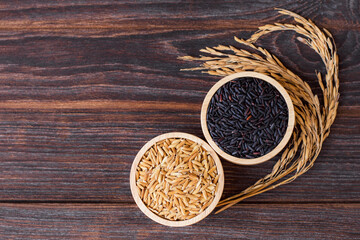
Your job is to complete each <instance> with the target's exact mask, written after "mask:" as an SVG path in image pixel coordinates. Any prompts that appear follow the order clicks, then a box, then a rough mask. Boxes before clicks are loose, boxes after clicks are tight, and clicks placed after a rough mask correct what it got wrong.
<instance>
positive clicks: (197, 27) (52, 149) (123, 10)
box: [0, 0, 360, 239]
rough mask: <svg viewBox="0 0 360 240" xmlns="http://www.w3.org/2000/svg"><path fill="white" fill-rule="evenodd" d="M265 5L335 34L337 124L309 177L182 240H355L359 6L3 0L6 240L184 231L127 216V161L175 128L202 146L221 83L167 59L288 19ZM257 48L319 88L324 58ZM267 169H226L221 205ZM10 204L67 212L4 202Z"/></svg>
mask: <svg viewBox="0 0 360 240" xmlns="http://www.w3.org/2000/svg"><path fill="white" fill-rule="evenodd" d="M274 7H282V8H286V9H289V10H292V11H295V12H297V13H299V14H301V15H303V16H305V17H307V18H311V19H312V20H314V21H315V23H316V24H318V25H319V26H320V27H326V28H327V29H329V30H330V31H331V33H332V34H333V35H334V38H335V41H336V45H337V47H338V52H339V57H340V81H341V85H340V93H341V98H340V106H339V111H338V117H337V119H336V121H335V123H334V125H333V127H332V129H331V134H330V137H329V138H328V139H327V140H326V141H325V144H324V147H323V150H322V152H321V154H320V156H319V158H318V160H317V161H316V162H315V166H314V167H313V169H311V170H310V171H309V172H308V173H306V174H305V175H304V176H301V177H300V178H298V179H297V180H296V181H295V182H293V183H291V184H289V185H286V186H283V187H281V188H278V189H275V190H272V191H270V192H267V193H264V194H261V195H260V196H257V197H254V198H250V199H248V200H246V202H244V204H241V205H239V206H237V207H235V208H233V210H229V211H226V212H224V213H222V214H220V215H216V216H215V215H211V217H210V218H209V220H207V219H206V222H205V221H203V222H202V223H199V225H195V227H194V228H192V227H191V228H189V229H186V230H185V233H184V234H185V236H188V237H193V236H194V235H193V233H195V232H196V231H199V237H200V239H201V238H208V237H210V235H211V234H215V236H217V237H218V238H225V237H229V238H236V237H238V238H261V237H262V236H269V238H279V236H285V237H288V238H306V237H307V238H329V236H331V234H333V235H334V236H335V237H338V238H339V239H345V238H351V237H355V236H356V235H354V233H358V232H356V229H359V222H358V217H357V216H358V215H359V205H358V204H359V203H360V200H359V199H360V183H359V181H358V179H359V178H360V172H359V171H358V169H359V168H360V79H359V78H360V77H359V76H360V58H359V57H358V56H359V55H360V24H359V22H360V14H359V12H360V8H359V7H360V5H359V3H358V1H351V0H349V1H345V0H343V1H335V0H327V1H320V0H316V1H303V0H296V1H290V0H279V1H270V0H269V1H250V0H246V1H227V2H218V1H216V2H213V1H208V2H206V1H201V2H200V1H196V2H195V1H191V2H189V3H185V2H179V1H175V0H168V1H161V2H160V1H156V2H155V1H136V2H133V1H121V2H119V1H112V0H104V1H98V0H92V1H85V0H64V1H38V0H36V1H16V3H14V2H13V1H0V202H2V203H3V204H2V205H0V219H1V220H3V221H0V231H2V232H1V234H3V235H4V234H7V235H5V236H7V237H5V238H15V239H16V238H17V239H21V238H27V237H28V236H29V235H30V234H29V233H30V232H31V230H33V234H32V235H30V236H31V237H33V238H46V239H51V238H54V239H55V238H56V237H61V236H62V235H63V236H64V238H71V237H72V238H81V237H82V238H91V237H92V238H93V239H94V238H96V237H98V238H102V237H106V236H113V237H121V236H122V234H124V236H130V237H137V238H150V237H151V236H158V237H164V236H169V235H168V234H166V232H169V233H170V234H173V236H174V237H177V238H179V237H181V236H183V235H181V230H174V229H168V228H163V227H162V226H160V225H156V224H155V223H153V222H151V221H150V220H148V219H146V218H144V217H143V216H142V215H141V212H140V211H139V210H138V209H137V208H136V207H135V205H134V204H133V200H132V197H131V193H130V187H129V180H128V179H129V172H130V167H131V163H132V161H133V159H134V157H135V155H136V153H137V151H138V150H139V149H140V148H141V147H142V146H143V145H144V144H145V143H146V142H147V141H148V140H150V139H151V138H153V137H155V136H156V135H159V134H162V133H166V132H172V131H181V132H188V133H191V134H194V135H197V136H199V137H203V136H202V133H201V127H200V109H201V104H202V101H203V98H204V97H205V95H206V92H207V91H208V90H209V89H210V88H211V86H212V85H213V84H214V83H215V82H216V81H218V80H219V78H217V77H211V76H208V75H206V74H202V73H200V72H180V71H179V70H180V69H181V68H187V67H194V66H196V64H195V63H189V62H183V61H181V60H178V59H177V57H178V56H182V55H198V54H199V52H198V50H199V49H200V48H203V47H205V46H214V45H217V44H219V43H222V44H235V42H234V40H233V36H238V37H244V38H246V37H248V36H250V34H251V33H252V32H254V31H255V30H256V28H257V27H258V26H260V25H262V24H265V23H271V22H274V21H281V22H283V21H285V20H286V21H290V19H288V18H284V17H279V16H278V15H277V14H276V12H275V11H274V10H273V8H274ZM259 44H260V45H261V46H263V47H266V48H267V49H269V50H270V51H271V52H272V53H274V54H275V55H277V56H278V57H279V58H280V59H281V60H282V61H283V62H284V63H285V65H286V66H287V67H289V68H290V69H291V70H293V71H294V72H295V73H297V74H298V75H299V76H300V77H302V78H304V79H306V80H307V81H308V82H309V84H310V86H312V87H313V89H314V91H315V92H317V93H319V92H320V88H319V87H318V86H317V84H316V81H315V80H316V78H315V74H314V70H315V69H320V70H324V69H323V66H322V64H321V60H320V59H319V58H318V57H317V56H316V54H315V53H313V52H312V51H311V50H310V49H309V48H307V47H306V46H304V45H302V44H301V43H299V42H298V41H297V40H296V35H293V34H291V33H276V34H272V35H271V36H268V37H266V38H264V39H263V40H261V41H259ZM235 45H236V44H235ZM273 163H274V161H273V160H272V161H269V162H266V163H264V164H261V165H258V166H251V167H245V166H236V165H234V164H231V163H228V162H223V167H224V171H225V176H226V177H225V178H226V179H225V189H224V195H223V196H224V197H228V196H230V195H233V194H234V193H238V192H239V191H241V190H242V189H244V188H246V187H247V186H249V185H251V184H252V183H254V182H255V181H256V180H257V179H258V178H260V177H262V176H264V175H266V174H267V173H269V172H270V171H271V168H272V165H273ZM14 202H18V203H19V202H21V203H36V202H43V203H50V202H58V203H66V204H65V205H60V204H59V205H56V204H50V205H49V204H40V203H39V204H29V205H28V204H5V203H14ZM75 202H77V203H84V204H75ZM85 203H93V204H85ZM109 203H114V204H113V205H111V204H110V205H108V204H109ZM118 203H119V204H118ZM250 203H251V204H250ZM319 203H332V204H324V205H323V204H319ZM354 219H355V220H354ZM356 219H357V220H356ZM38 220H39V221H38ZM284 223H285V224H284ZM139 224H140V225H139ZM279 226H281V228H280V227H279ZM144 229H146V231H145V230H144ZM211 229H215V230H211ZM308 229H310V230H309V231H308ZM142 232H144V233H142ZM164 232H165V233H164ZM171 236H172V235H171Z"/></svg>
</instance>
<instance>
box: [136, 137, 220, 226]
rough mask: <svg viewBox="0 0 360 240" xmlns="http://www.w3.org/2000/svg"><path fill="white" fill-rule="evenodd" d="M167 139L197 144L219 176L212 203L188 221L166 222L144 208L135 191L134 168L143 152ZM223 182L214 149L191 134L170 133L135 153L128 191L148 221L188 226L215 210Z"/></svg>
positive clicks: (152, 140) (151, 141) (154, 139)
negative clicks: (207, 155) (207, 153)
mask: <svg viewBox="0 0 360 240" xmlns="http://www.w3.org/2000/svg"><path fill="white" fill-rule="evenodd" d="M167 138H185V139H189V140H191V141H194V142H196V143H199V144H200V145H201V146H202V147H203V148H204V149H205V150H206V151H208V152H209V153H210V155H211V156H212V157H213V159H214V161H215V165H216V167H217V170H218V174H219V175H220V176H219V180H218V183H217V184H218V189H217V191H216V192H215V197H214V199H213V201H212V203H211V204H210V205H209V206H208V207H207V208H206V209H205V210H204V211H203V212H202V213H200V214H199V215H197V216H196V217H193V218H191V219H188V220H183V221H172V220H167V219H165V218H162V217H160V216H158V215H156V214H155V213H153V212H152V211H151V210H150V209H149V208H148V207H146V205H145V204H144V202H143V201H142V200H141V198H140V196H139V194H138V191H137V187H136V175H135V173H136V167H137V166H138V164H139V162H140V160H141V159H142V157H143V155H144V154H145V152H146V151H147V150H148V149H149V148H150V147H151V146H153V145H154V144H155V143H156V142H159V141H161V140H164V139H167ZM224 182H225V179H224V170H223V167H222V164H221V161H220V158H219V156H218V155H217V154H216V152H215V151H214V149H212V148H211V147H210V145H209V144H208V143H207V142H205V141H204V140H202V139H201V138H199V137H197V136H194V135H192V134H188V133H182V132H170V133H165V134H161V135H159V136H157V137H155V138H153V139H151V140H150V141H148V142H147V143H146V144H145V145H144V146H143V147H142V148H141V149H140V151H139V152H138V153H137V155H136V157H135V159H134V161H133V163H132V166H131V170H130V189H131V194H132V196H133V198H134V200H135V202H136V204H137V206H138V207H139V208H140V210H141V211H142V212H143V213H144V214H145V215H146V216H147V217H149V218H150V219H152V220H154V221H155V222H158V223H160V224H163V225H166V226H171V227H183V226H188V225H191V224H194V223H197V222H199V221H201V220H202V219H204V218H205V217H206V216H208V215H209V214H210V213H211V212H212V211H213V210H214V209H215V207H216V205H217V204H218V202H219V201H220V198H221V196H222V193H223V190H224Z"/></svg>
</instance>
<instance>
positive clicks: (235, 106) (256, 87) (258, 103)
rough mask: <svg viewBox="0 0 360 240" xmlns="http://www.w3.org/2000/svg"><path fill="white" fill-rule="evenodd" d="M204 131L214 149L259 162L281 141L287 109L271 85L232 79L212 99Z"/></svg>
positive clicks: (251, 78) (280, 96)
mask: <svg viewBox="0 0 360 240" xmlns="http://www.w3.org/2000/svg"><path fill="white" fill-rule="evenodd" d="M206 120H207V127H208V130H209V133H210V135H211V137H212V139H213V140H214V142H215V143H216V145H217V146H218V147H219V148H220V149H221V150H223V151H224V152H226V153H227V154H230V155H232V156H234V157H238V158H249V159H251V158H258V157H261V156H264V155H266V154H267V153H269V152H271V151H272V150H273V149H274V148H275V147H276V146H277V145H278V144H279V143H280V141H281V140H282V139H283V137H284V135H285V132H286V129H287V124H288V108H287V105H286V102H285V99H284V98H283V96H282V95H281V93H280V92H279V91H278V90H277V89H276V88H275V87H274V86H272V85H271V84H270V83H268V82H266V81H264V80H261V79H258V78H253V77H242V78H237V79H234V80H232V81H230V82H227V83H225V84H224V85H223V86H221V87H220V88H219V89H218V90H217V91H216V93H215V94H214V95H213V97H212V99H211V101H210V103H209V106H208V110H207V119H206Z"/></svg>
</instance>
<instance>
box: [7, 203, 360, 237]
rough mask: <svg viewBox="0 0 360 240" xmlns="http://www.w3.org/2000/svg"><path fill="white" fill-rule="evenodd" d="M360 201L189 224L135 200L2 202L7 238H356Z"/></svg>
mask: <svg viewBox="0 0 360 240" xmlns="http://www.w3.org/2000/svg"><path fill="white" fill-rule="evenodd" d="M359 214H360V205H359V204H300V205H296V204H285V205H284V204H256V205H254V204H242V205H239V206H237V207H234V208H232V209H231V210H228V211H225V212H222V213H220V214H217V215H215V214H211V215H210V216H208V217H207V218H206V219H205V220H203V221H201V222H199V223H197V224H195V225H192V226H189V227H183V228H170V227H165V226H162V225H160V224H157V223H155V222H153V221H152V220H150V219H148V218H147V217H145V215H144V214H143V213H141V212H140V210H139V209H138V208H137V207H136V206H135V205H133V204H131V205H127V204H125V205H123V204H120V205H117V204H65V205H63V204H60V205H59V204H1V205H0V234H1V235H2V237H3V238H6V239H24V238H26V239H40V238H41V239H79V238H81V239H112V238H116V239H134V238H135V239H163V238H166V239H179V238H180V239H183V238H187V239H239V238H241V239H279V238H281V239H355V238H357V237H358V236H359V234H360V231H359V229H360V221H359Z"/></svg>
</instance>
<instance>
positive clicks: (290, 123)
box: [201, 71, 295, 165]
mask: <svg viewBox="0 0 360 240" xmlns="http://www.w3.org/2000/svg"><path fill="white" fill-rule="evenodd" d="M243 77H253V78H258V79H261V80H264V81H266V82H268V83H270V84H271V85H272V86H274V87H275V88H276V89H277V90H278V91H279V92H280V94H281V95H282V96H283V98H284V99H285V102H286V105H287V107H288V125H287V129H286V131H285V135H284V137H283V139H282V140H281V141H280V143H279V144H278V145H277V146H276V147H275V148H274V149H273V150H272V151H270V152H269V153H267V154H265V155H263V156H261V157H258V158H251V159H250V158H249V159H246V158H238V157H234V156H232V155H230V154H228V153H226V152H224V151H223V150H221V149H220V148H219V147H218V145H217V144H216V143H215V142H214V140H213V139H212V137H211V135H210V133H209V129H208V126H207V120H206V119H207V118H206V117H207V116H206V115H207V111H208V107H209V103H210V101H211V99H212V97H213V95H214V94H215V93H216V92H217V90H218V89H219V88H220V87H222V86H223V85H224V84H226V83H227V82H229V81H231V80H234V79H237V78H243ZM294 125H295V112H294V106H293V103H292V100H291V98H290V96H289V94H288V93H287V91H286V90H285V88H284V87H283V86H281V85H280V83H278V82H277V81H276V80H274V79H273V78H271V77H269V76H266V75H264V74H261V73H257V72H249V71H247V72H240V73H235V74H232V75H229V76H226V77H224V78H223V79H221V80H220V81H218V82H217V83H216V84H215V85H214V86H213V87H212V88H211V89H210V91H209V92H208V93H207V95H206V96H205V99H204V102H203V105H202V108H201V128H202V131H203V133H204V136H205V139H206V140H207V142H208V143H209V144H210V146H211V147H212V148H213V149H214V150H215V151H216V152H217V153H218V154H219V155H220V156H221V157H222V158H224V159H225V160H228V161H230V162H232V163H235V164H239V165H254V164H259V163H263V162H265V161H267V160H269V159H271V158H273V157H274V156H275V155H276V154H278V153H279V152H280V151H281V150H282V149H283V148H284V147H285V145H286V144H287V143H288V141H289V139H290V137H291V134H292V132H293V130H294Z"/></svg>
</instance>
